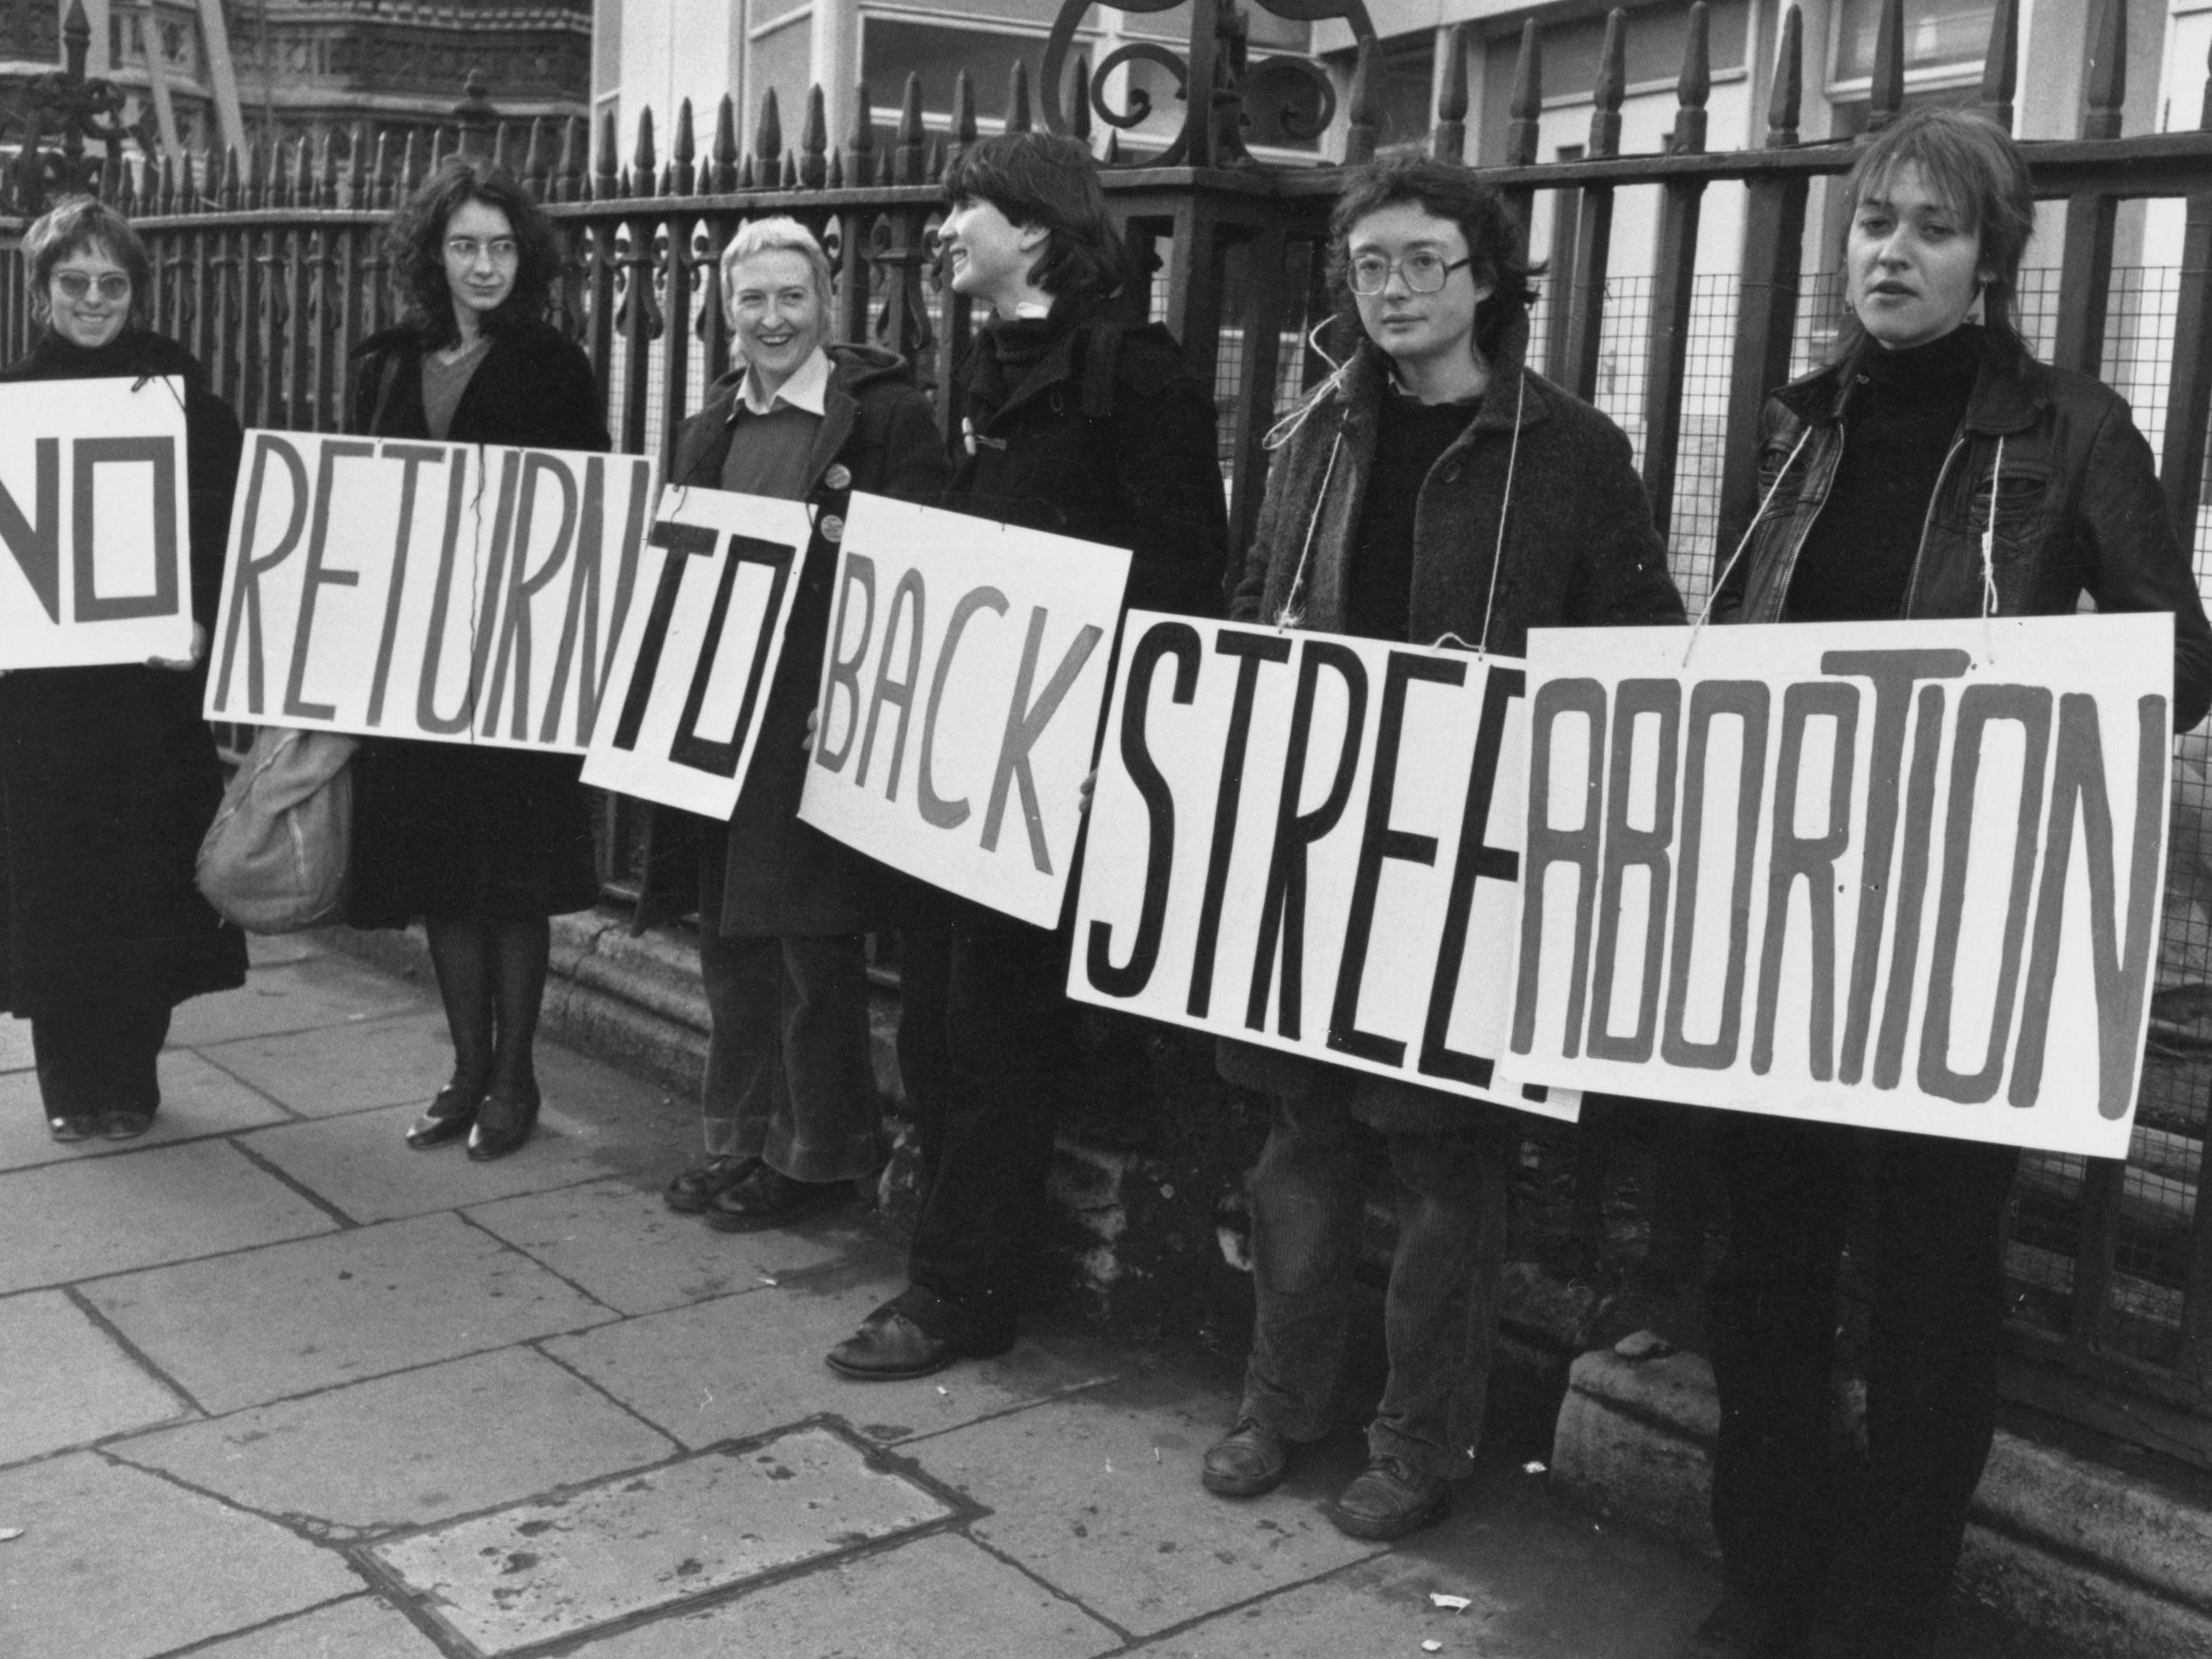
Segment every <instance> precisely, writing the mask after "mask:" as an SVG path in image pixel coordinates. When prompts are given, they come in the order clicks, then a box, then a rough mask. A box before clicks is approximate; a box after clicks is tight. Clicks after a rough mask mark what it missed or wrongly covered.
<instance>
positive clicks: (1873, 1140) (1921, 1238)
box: [1711, 1114, 2019, 1659]
mask: <svg viewBox="0 0 2212 1659" xmlns="http://www.w3.org/2000/svg"><path fill="white" fill-rule="evenodd" d="M1713 1151H1714V1157H1715V1160H1716V1162H1717V1164H1718V1165H1719V1169H1720V1173H1721V1176H1722V1179H1723V1182H1725V1183H1726V1184H1727V1188H1728V1194H1729V1209H1730V1213H1731V1223H1730V1237H1729V1253H1728V1258H1727V1260H1726V1261H1725V1262H1724V1263H1723V1267H1722V1268H1721V1271H1720V1272H1719V1273H1717V1275H1716V1276H1715V1279H1714V1281H1713V1287H1712V1331H1711V1346H1712V1360H1713V1371H1714V1375H1715V1376H1716V1378H1717V1381H1718V1383H1719V1385H1720V1403H1721V1425H1720V1438H1719V1444H1718V1447H1717V1450H1716V1452H1715V1455H1714V1460H1713V1529H1714V1531H1715V1533H1716V1534H1718V1536H1719V1539H1720V1544H1721V1555H1722V1561H1723V1570H1724V1575H1725V1577H1726V1581H1727V1583H1728V1586H1729V1591H1730V1593H1731V1594H1732V1595H1744V1596H1750V1597H1754V1598H1759V1599H1763V1600H1772V1601H1780V1602H1784V1603H1788V1604H1792V1605H1796V1606H1798V1607H1811V1606H1812V1605H1814V1602H1816V1601H1819V1600H1820V1597H1821V1595H1822V1592H1823V1590H1824V1589H1825V1590H1826V1598H1827V1599H1826V1604H1825V1605H1826V1611H1824V1613H1822V1618H1823V1620H1824V1622H1826V1623H1829V1624H1831V1625H1832V1626H1838V1627H1839V1628H1842V1629H1843V1630H1844V1631H1845V1632H1847V1634H1849V1635H1850V1636H1852V1637H1853V1638H1856V1639H1855V1641H1854V1643H1853V1644H1852V1647H1851V1650H1853V1651H1856V1652H1862V1653H1865V1654H1868V1655H1880V1656H1882V1659H1914V1656H1920V1655H1923V1654H1925V1653H1927V1652H1929V1651H1931V1650H1932V1644H1933V1641H1934V1637H1935V1629H1936V1622H1937V1620H1938V1619H1939V1617H1940V1615H1941V1613H1942V1608H1943V1605H1944V1603H1945V1601H1947V1599H1948V1595H1949V1591H1950V1584H1951V1576H1952V1572H1953V1570H1954V1568H1955V1567H1956V1565H1958V1559H1959V1549H1960V1540H1961V1538H1962V1536H1963V1534H1964V1533H1965V1530H1966V1507H1967V1504H1969V1503H1970V1502H1971V1500H1972V1498H1973V1495H1974V1487H1975V1486H1976V1485H1977V1484H1978V1482H1979V1481H1980V1480H1981V1475H1982V1466H1983V1464H1984V1462H1987V1461H1988V1458H1989V1452H1990V1437H1991V1435H1992V1433H1993V1432H1994V1430H1995V1426H1996V1360H1997V1339H1998V1334H1999V1330H2000V1328H2001V1326H2002V1322H2003V1317H2004V1293H2003V1262H2002V1257H2001V1255H2000V1247H1999V1236H2000V1227H2001V1225H2002V1218H2003V1212H2004V1206H2005V1202H2006V1200H2007V1197H2008V1194H2009V1193H2010V1192H2011V1189H2012V1179H2013V1172H2014V1170H2015V1167H2016V1166H2017V1164H2018V1163H2019V1153H2018V1152H2016V1151H2015V1149H2013V1148H2011V1147H2008V1146H1982V1145H1979V1144H1977V1143H1974V1142H1971V1141H1962V1140H1948V1139H1938V1138H1936V1137H1935V1136H1929V1135H1905V1134H1888V1133H1875V1134H1869V1133H1862V1132H1854V1131H1850V1130H1846V1129H1840V1128H1837V1127H1831V1126H1828V1125H1825V1124H1813V1123H1802V1122H1796V1121H1789V1120H1785V1119H1781V1118H1766V1117H1753V1116H1744V1115H1736V1114H1727V1115H1723V1118H1722V1119H1721V1120H1720V1121H1718V1122H1717V1123H1716V1125H1715V1128H1714V1135H1713ZM1869 1188H1870V1191H1871V1196H1872V1203H1873V1210H1872V1215H1873V1225H1872V1227H1871V1230H1870V1234H1869V1243H1870V1247H1871V1250H1870V1253H1871V1257H1872V1259H1871V1260H1870V1261H1867V1262H1865V1263H1863V1267H1865V1268H1866V1269H1867V1270H1868V1271H1867V1275H1866V1276H1867V1279H1868V1281H1869V1286H1870V1291H1871V1297H1872V1321H1871V1326H1870V1329H1869V1339H1870V1348H1869V1356H1868V1372H1867V1442H1868V1462H1867V1465H1866V1467H1865V1468H1864V1469H1863V1470H1854V1471H1851V1472H1850V1474H1848V1475H1847V1474H1845V1472H1844V1470H1843V1469H1842V1468H1839V1467H1838V1459H1837V1457H1836V1455H1835V1452H1834V1449H1833V1443H1832V1428H1831V1425H1832V1422H1833V1420H1834V1413H1833V1408H1832V1401H1833V1386H1832V1367H1833V1364H1834V1359H1835V1343H1836V1320H1837V1310H1836V1288H1837V1278H1838V1269H1839V1266H1840V1259H1841V1256H1842V1252H1843V1248H1844V1235H1845V1231H1846V1229H1847V1228H1848V1226H1849V1225H1850V1220H1851V1217H1852V1214H1853V1212H1854V1210H1855V1209H1856V1207H1857V1205H1858V1204H1859V1202H1860V1200H1861V1198H1862V1194H1863V1193H1864V1192H1866V1191H1867V1190H1869Z"/></svg>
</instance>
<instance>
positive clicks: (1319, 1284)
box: [1201, 155, 1682, 1538]
mask: <svg viewBox="0 0 2212 1659" xmlns="http://www.w3.org/2000/svg"><path fill="white" fill-rule="evenodd" d="M1331 234H1332V247H1331V258H1332V263H1333V264H1334V269H1335V272H1336V276H1337V278H1338V280H1339V281H1340V283H1343V284H1344V286H1345V288H1346V289H1349V291H1350V296H1351V301H1352V304H1353V305H1354V306H1356V307H1357V308H1358V315H1359V320H1360V324H1361V325H1362V327H1363V328H1364V331H1365V337H1364V339H1362V340H1361V341H1360V343H1359V344H1358V347H1357V349H1355V350H1354V351H1353V353H1352V357H1351V359H1350V360H1349V361H1348V362H1346V363H1345V364H1344V365H1343V366H1342V367H1341V368H1340V369H1339V370H1338V371H1337V372H1336V373H1335V374H1333V375H1331V376H1330V377H1329V379H1328V381H1327V382H1326V383H1325V384H1324V385H1323V386H1322V388H1321V390H1320V391H1319V392H1316V394H1315V395H1314V396H1313V397H1312V398H1310V399H1308V401H1307V402H1306V403H1305V404H1304V406H1303V407H1302V408H1301V409H1299V410H1298V411H1297V413H1296V414H1295V415H1294V416H1291V418H1290V419H1289V420H1287V421H1285V422H1284V423H1283V425H1282V427H1281V428H1279V429H1278V433H1277V434H1276V435H1275V437H1276V439H1277V440H1278V441H1279V445H1280V447H1279V450H1278V453H1277V454H1276V456H1275V459H1274V462H1273V465H1272V467H1271V468H1270V469H1269V472H1268V479H1267V501H1266V504H1265V505H1264V506H1263V507H1262V508H1261V514H1260V523H1259V527H1258V531H1257V532H1256V534H1255V537H1254V539H1253V543H1252V547H1251V550H1250V552H1249V555H1248V556H1247V559H1246V562H1245V569H1244V577H1243V581H1242V582H1241V583H1240V584H1239V586H1238V587H1237V595H1236V599H1235V601H1234V604H1233V605H1232V607H1231V615H1232V616H1233V617H1236V618H1237V619H1238V620H1240V621H1255V622H1261V623H1273V624H1275V625H1276V626H1278V627H1279V628H1302V629H1320V630H1324V631H1327V632H1330V633H1341V634H1354V635H1364V636H1367V637H1370V638H1376V639H1388V640H1401V641H1412V642H1413V643H1416V644H1420V645H1426V646H1434V645H1455V646H1459V647H1464V648H1466V649H1469V650H1474V651H1483V652H1497V653H1503V654H1504V655H1507V656H1514V657H1517V656H1519V655H1521V654H1522V652H1523V650H1524V649H1525V645H1526V641H1527V637H1528V629H1530V628H1531V627H1537V626H1546V627H1557V626H1561V625H1565V624H1573V623H1678V622H1680V620H1681V618H1682V602H1681V599H1680V597H1679V596H1678V595H1677V594H1676V592H1675V591H1674V583H1673V581H1672V580H1670V579H1669V577H1668V574H1667V559H1666V550H1665V548H1664V547H1663V546H1662V544H1661V543H1660V540H1659V538H1658V536H1657V535H1656V533H1655V532H1654V531H1653V529H1652V526H1651V508H1650V502H1649V501H1647V500H1646V498H1645V496H1644V489H1643V486H1642V485H1641V484H1640V483H1638V480H1637V476H1636V469H1635V464H1634V460H1633V458H1632V454H1631V452H1630V449H1629V446H1628V441H1627V439H1626V438H1625V437H1624V436H1622V435H1621V432H1620V428H1618V427H1616V426H1614V425H1613V422H1611V421H1609V420H1607V418H1606V417H1605V416H1602V415H1601V414H1599V413H1598V412H1597V411H1596V410H1594V409H1592V408H1590V407H1589V405H1588V404H1583V403H1581V402H1579V401H1577V399H1576V398H1572V397H1571V396H1569V395H1568V394H1567V393H1566V392H1563V391H1561V390H1560V389H1559V387H1557V386H1553V385H1552V384H1551V383H1550V382H1549V381H1547V380H1543V379H1541V377H1539V376H1538V375H1536V374H1534V373H1532V372H1530V371H1529V370H1528V368H1525V367H1524V366H1523V363H1522V353H1523V351H1524V349H1525V347H1526V342H1527V335H1528V320H1527V319H1528V306H1529V303H1530V301H1532V299H1533V298H1534V290H1533V289H1532V288H1531V286H1530V283H1529V278H1530V276H1532V275H1533V274H1534V273H1533V271H1532V270H1531V269H1530V267H1529V266H1528V264H1525V263H1524V262H1523V260H1522V256H1521V254H1520V253H1519V252H1518V248H1519V236H1520V230H1519V227H1518V226H1517V225H1516V223H1515V222H1514V219H1513V216H1512V214H1511V212H1510V210H1509V209H1508V208H1507V207H1506V205H1505V203H1504V198H1503V197H1502V196H1500V194H1499V193H1498V191H1497V190H1496V189H1494V188H1492V186H1490V185H1485V184H1482V183H1480V182H1479V181H1478V179H1476V177H1475V175H1474V173H1472V172H1470V171H1468V169H1466V168H1464V167H1455V166H1451V165H1449V164H1447V163H1445V162H1442V161H1431V160H1427V159H1425V158H1420V157H1416V156H1412V155H1400V156H1393V157H1389V158H1385V159H1383V160H1380V161H1375V162H1373V163H1370V165H1368V166H1366V167H1362V168H1360V169H1359V170H1358V171H1357V172H1355V173H1352V175H1351V176H1350V178H1349V179H1347V180H1346V185H1345V188H1344V192H1343V195H1342V196H1341V197H1340V199H1339V201H1338V204H1337V207H1336V210H1335V213H1334V216H1333V218H1332V221H1331ZM1284 654H1285V656H1287V655H1288V650H1287V643H1286V648H1285V653H1284ZM1409 736H1410V734H1409ZM1220 1068H1221V1072H1222V1074H1223V1075H1224V1076H1225V1077H1226V1078H1228V1079H1230V1080H1231V1081H1232V1082H1235V1083H1240V1084H1243V1085H1246V1086H1248V1087H1250V1088H1253V1089H1255V1090H1259V1091H1262V1092H1264V1093H1265V1094H1266V1095H1267V1097H1268V1101H1269V1103H1270V1107H1271V1111H1272V1121H1271V1123H1270V1127H1269V1130H1268V1135H1267V1147H1266V1149H1265V1151H1263V1152H1261V1157H1260V1162H1259V1164H1258V1165H1257V1166H1256V1167H1255V1169H1254V1170H1253V1172H1252V1176H1251V1180H1250V1198H1251V1204H1252V1249H1253V1274H1252V1279H1253V1290H1254V1293H1255V1297H1256V1300H1257V1308H1256V1317H1255V1330H1254V1336H1253V1347H1252V1354H1251V1358H1250V1361H1249V1364H1248V1367H1247V1370H1246V1373H1245V1384H1244V1398H1243V1407H1242V1409H1241V1412H1240V1413H1239V1418H1238V1421H1237V1425H1236V1427H1235V1428H1234V1429H1233V1430H1232V1431H1231V1432H1230V1433H1229V1435H1228V1436H1227V1437H1225V1438H1224V1439H1223V1440H1221V1441H1220V1442H1218V1443H1217V1444H1215V1445H1214V1446H1213V1447H1212V1449H1209V1450H1208V1451H1207V1453H1206V1461H1205V1466H1204V1469H1203V1471H1202V1477H1201V1478H1202V1479H1203V1480H1204V1482H1205V1485H1206V1488H1207V1490H1209V1491H1211V1492H1217V1493H1219V1494H1221V1495H1222V1496H1225V1497H1238V1498H1241V1497H1249V1496H1252V1495H1255V1494H1257V1493H1260V1492H1267V1491H1270V1490H1272V1489H1273V1487H1274V1486H1276V1485H1277V1483H1278V1482H1279V1481H1280V1480H1282V1478H1283V1475H1284V1473H1285V1469H1286V1468H1287V1467H1288V1464H1289V1462H1290V1460H1291V1455H1292V1452H1293V1449H1294V1448H1295V1447H1296V1446H1297V1444H1298V1443H1302V1442H1307V1441H1312V1440H1316V1439H1318V1438H1320V1437H1322V1435H1323V1434H1325V1433H1326V1432H1327V1431H1328V1426H1329V1422H1328V1407H1329V1404H1330V1401H1331V1397H1332V1395H1334V1390H1335V1388H1336V1383H1337V1376H1338V1371H1339V1368H1340V1363H1341V1359H1342V1356H1343V1351H1344V1344H1345V1339H1346V1324H1347V1320H1348V1317H1349V1314H1350V1310H1351V1292H1352V1269H1353V1267H1354V1264H1355V1263H1356V1261H1357V1260H1358V1240H1359V1231H1360V1222H1359V1217H1360V1212H1361V1207H1362V1200H1363V1196H1364V1194H1363V1190H1362V1187H1363V1183H1362V1181H1361V1170H1362V1164H1361V1160H1360V1158H1359V1157H1358V1150H1357V1147H1356V1145H1355V1137H1356V1133H1357V1132H1356V1130H1355V1129H1354V1127H1353V1126H1354V1125H1355V1124H1365V1125H1367V1126H1368V1127H1370V1128H1373V1129H1375V1130H1377V1131H1379V1132H1381V1133H1382V1134H1383V1137H1384V1139H1385V1141H1386V1143H1387V1145H1388V1146H1389V1157H1390V1164H1391V1169H1392V1171H1393V1173H1394V1174H1395V1176H1396V1178H1397V1185H1398V1215H1399V1233H1398V1247H1397V1253H1396V1256H1395V1259H1394V1261H1392V1263H1391V1272H1390V1284H1389V1293H1388V1297H1387V1301H1386V1304H1385V1330H1386V1340H1387V1343H1388V1346H1389V1359H1390V1372H1389V1383H1388V1384H1387V1385H1386V1387H1385V1389H1384V1392H1383V1400H1382V1402H1381V1405H1380V1407H1378V1409H1377V1411H1376V1416H1375V1419H1374V1421H1373V1423H1372V1425H1370V1428H1369V1430H1368V1451H1369V1462H1368V1464H1367V1467H1366V1468H1365V1469H1364V1471H1363V1472H1362V1473H1361V1474H1359V1475H1358V1476H1357V1477H1356V1478H1355V1479H1354V1480H1352V1483H1351V1484H1350V1485H1349V1486H1346V1488H1345V1490H1344V1492H1342V1493H1341V1494H1340V1496H1339V1497H1338V1498H1337V1499H1336V1500H1335V1502H1334V1504H1332V1505H1331V1506H1330V1508H1329V1511H1328V1513H1329V1516H1330V1518H1331V1519H1332V1520H1334V1522H1336V1524H1337V1525H1338V1526H1339V1527H1340V1528H1343V1529H1344V1530H1345V1531H1346V1532H1348V1533H1351V1534H1353V1535H1354V1536H1357V1537H1362V1538H1396V1537H1401V1536H1402V1535H1404V1534H1407V1533H1409V1532H1412V1531H1413V1530H1414V1529H1416V1528H1419V1527H1423V1526H1425V1525H1427V1524H1429V1523H1430V1522H1432V1521H1435V1520H1437V1518H1439V1517H1440V1516H1443V1514H1444V1513H1445V1512H1446V1510H1447V1508H1448V1506H1449V1482H1450V1481H1452V1480H1455V1479H1456V1478H1458V1477H1460V1476H1462V1475H1464V1474H1467V1473H1468V1471H1469V1469H1470V1468H1471V1467H1472V1464H1473V1449H1474V1445H1475V1443H1476V1442H1477V1441H1478V1440H1479V1439H1480V1437H1481V1432H1482V1413H1483V1401H1484V1396H1485V1393H1486V1388H1487V1384H1488V1378H1489V1367H1490V1354H1491V1349H1492V1345H1493V1342H1494V1340H1495V1336H1496V1324H1497V1284H1498V1271H1499V1267H1500V1265H1501V1262H1502V1261H1503V1256H1504V1244H1505V1205H1506V1187H1507V1179H1508V1176H1509V1173H1510V1170H1511V1167H1512V1163H1513V1158H1514V1154H1515V1151H1516V1146H1517V1145H1518V1140H1519V1133H1520V1125H1519V1124H1518V1123H1517V1122H1516V1121H1515V1119H1514V1117H1513V1115H1512V1114H1510V1113H1509V1112H1506V1111H1504V1110H1503V1109H1498V1108H1495V1107H1491V1106H1487V1105H1484V1104H1482V1103H1471V1102H1469V1101H1468V1100H1466V1099H1463V1098H1460V1097H1455V1096H1451V1095H1447V1094H1443V1093H1442V1092H1439V1091H1434V1090H1431V1089H1426V1088H1422V1087H1419V1086H1417V1085H1413V1084H1408V1083H1404V1082H1401V1081H1399V1080H1396V1079H1391V1078H1387V1077H1380V1076H1373V1075H1368V1074H1364V1073H1358V1072H1354V1071H1352V1070H1350V1069H1348V1068H1342V1067H1338V1066H1329V1065H1324V1064H1322V1063H1319V1062H1316V1061H1314V1060H1308V1059H1304V1058H1302V1057H1300V1056H1298V1055H1295V1054H1286V1053H1284V1052H1282V1051H1280V1050H1277V1049H1273V1048H1260V1047H1258V1046H1256V1045H1254V1044H1249V1043H1245V1042H1234V1041H1229V1040H1225V1041H1224V1042H1222V1044H1221V1047H1220Z"/></svg>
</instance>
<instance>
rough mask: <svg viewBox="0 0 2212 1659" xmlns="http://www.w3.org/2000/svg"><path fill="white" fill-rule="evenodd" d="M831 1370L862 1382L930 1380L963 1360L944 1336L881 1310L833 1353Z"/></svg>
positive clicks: (874, 1313) (884, 1308)
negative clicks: (959, 1359) (929, 1377)
mask: <svg viewBox="0 0 2212 1659" xmlns="http://www.w3.org/2000/svg"><path fill="white" fill-rule="evenodd" d="M828 1358H829V1369H830V1370H833V1371H836V1372H839V1373H840V1374H842V1375H843V1376H849V1377H852V1378H853V1379H854V1380H855V1381H856V1382H861V1383H897V1382H901V1381H903V1380H904V1379H906V1378H907V1377H910V1376H928V1375H929V1374H930V1373H931V1372H932V1371H941V1370H944V1369H945V1367H946V1366H947V1365H950V1364H952V1362H953V1361H954V1360H956V1359H958V1358H962V1355H961V1352H960V1350H959V1349H957V1348H956V1347H954V1346H952V1345H951V1343H950V1342H947V1341H946V1340H945V1339H944V1338H943V1337H941V1336H932V1335H931V1334H929V1333H928V1332H927V1331H925V1330H924V1329H922V1328H921V1326H919V1325H917V1324H915V1322H914V1321H912V1320H911V1319H908V1317H907V1316H905V1315H904V1314H902V1313H901V1312H899V1311H898V1310H897V1309H896V1308H890V1307H883V1308H878V1309H877V1310H875V1312H873V1313H872V1314H870V1315H869V1316H867V1319H866V1321H865V1322H863V1323H862V1324H861V1326H860V1329H859V1330H857V1331H855V1332H854V1334H852V1335H851V1336H848V1337H847V1338H846V1339H845V1340H843V1341H842V1342H840V1343H839V1344H838V1345H837V1346H836V1347H834V1348H832V1349H830V1350H829V1356H828Z"/></svg>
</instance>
